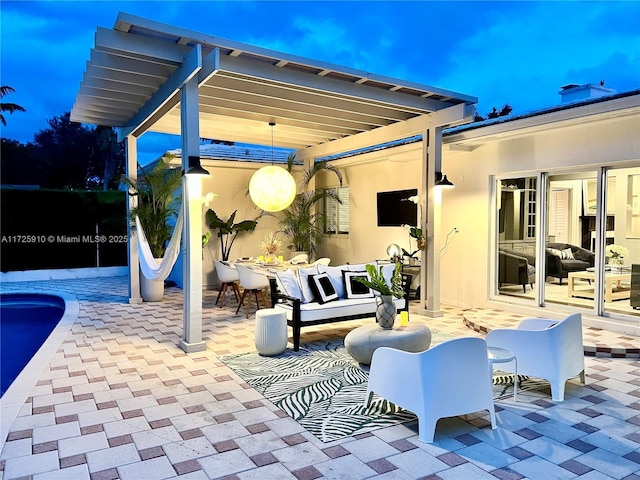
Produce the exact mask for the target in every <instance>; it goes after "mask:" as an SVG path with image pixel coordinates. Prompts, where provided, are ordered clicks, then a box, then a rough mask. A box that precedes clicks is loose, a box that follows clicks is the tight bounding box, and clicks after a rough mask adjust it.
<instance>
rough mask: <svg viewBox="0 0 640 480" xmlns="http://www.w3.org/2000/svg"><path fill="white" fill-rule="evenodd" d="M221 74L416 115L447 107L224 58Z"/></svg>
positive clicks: (415, 98) (365, 87)
mask: <svg viewBox="0 0 640 480" xmlns="http://www.w3.org/2000/svg"><path fill="white" fill-rule="evenodd" d="M220 70H223V71H229V72H236V73H240V74H243V75H248V76H253V77H257V78H263V79H266V80H268V81H274V82H281V83H283V84H285V85H295V86H297V87H304V88H309V89H311V90H315V91H316V92H325V93H327V94H329V95H332V96H336V95H338V96H340V95H345V96H347V97H351V98H352V99H353V100H354V101H357V99H362V101H363V102H364V101H365V99H366V102H365V103H370V102H372V101H376V102H380V104H381V105H382V106H385V105H386V106H389V107H390V108H405V109H406V108H412V109H415V110H416V111H417V112H429V111H435V110H440V109H442V108H444V107H446V106H447V104H446V103H443V102H439V101H437V100H430V99H425V98H421V97H419V96H415V97H412V96H409V95H404V94H401V93H399V92H391V91H389V90H384V89H381V88H375V87H369V86H367V85H358V84H356V83H347V82H344V81H341V80H337V79H334V78H328V77H326V76H324V77H319V76H317V75H309V74H307V73H303V72H298V71H296V70H289V69H283V68H277V67H274V66H273V65H271V64H267V63H260V64H258V63H256V62H252V61H250V60H247V59H243V58H232V57H229V56H225V57H222V58H221V59H220Z"/></svg>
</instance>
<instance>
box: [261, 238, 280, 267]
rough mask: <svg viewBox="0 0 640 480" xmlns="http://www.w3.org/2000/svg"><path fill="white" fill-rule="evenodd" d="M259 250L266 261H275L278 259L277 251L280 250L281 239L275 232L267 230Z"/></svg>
mask: <svg viewBox="0 0 640 480" xmlns="http://www.w3.org/2000/svg"><path fill="white" fill-rule="evenodd" d="M260 250H261V251H262V253H264V259H265V262H266V263H269V264H270V263H276V262H277V261H278V253H280V252H281V251H282V241H281V240H279V239H278V238H277V237H276V233H275V232H269V234H268V235H267V236H266V237H264V239H263V240H262V243H261V244H260Z"/></svg>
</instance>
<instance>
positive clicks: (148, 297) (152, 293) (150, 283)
mask: <svg viewBox="0 0 640 480" xmlns="http://www.w3.org/2000/svg"><path fill="white" fill-rule="evenodd" d="M155 260H156V263H157V264H160V262H161V261H162V259H161V258H156V259H155ZM140 295H141V296H142V300H144V301H145V302H161V301H162V298H163V297H164V280H150V279H148V278H147V277H145V276H144V274H143V273H142V270H141V271H140Z"/></svg>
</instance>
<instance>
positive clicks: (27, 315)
mask: <svg viewBox="0 0 640 480" xmlns="http://www.w3.org/2000/svg"><path fill="white" fill-rule="evenodd" d="M64 306H65V303H64V300H63V299H62V298H60V297H56V296H54V295H39V294H26V293H19V294H18V293H16V294H0V395H4V393H5V392H6V391H7V389H8V388H9V387H10V386H11V383H13V381H14V380H15V379H16V378H17V377H18V375H20V372H21V371H22V369H23V368H24V367H25V365H27V363H29V361H30V360H31V358H32V357H33V356H34V355H35V353H36V352H37V351H38V349H39V348H40V346H41V345H42V344H43V343H44V341H45V340H46V339H47V337H49V335H50V334H51V332H52V331H53V329H54V328H55V327H56V325H57V324H58V322H59V321H60V319H61V318H62V316H63V315H64V308H65V307H64Z"/></svg>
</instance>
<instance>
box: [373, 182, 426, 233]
mask: <svg viewBox="0 0 640 480" xmlns="http://www.w3.org/2000/svg"><path fill="white" fill-rule="evenodd" d="M417 194H418V189H417V188H411V189H409V190H394V191H392V192H378V193H377V197H378V198H377V200H378V226H379V227H400V226H402V225H411V226H416V225H417V223H418V205H416V204H415V203H413V202H412V201H411V200H408V199H409V197H411V196H413V195H417Z"/></svg>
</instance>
